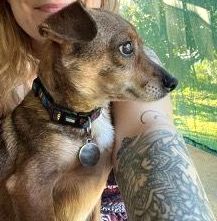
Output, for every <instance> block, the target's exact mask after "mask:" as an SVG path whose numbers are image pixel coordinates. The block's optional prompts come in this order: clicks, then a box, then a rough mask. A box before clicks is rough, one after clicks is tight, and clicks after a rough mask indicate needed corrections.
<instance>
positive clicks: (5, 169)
mask: <svg viewBox="0 0 217 221" xmlns="http://www.w3.org/2000/svg"><path fill="white" fill-rule="evenodd" d="M39 33H40V34H41V35H42V36H43V37H44V38H45V39H46V41H45V43H44V48H43V51H42V54H41V62H40V65H39V74H38V76H39V77H38V78H37V79H36V80H35V81H34V83H33V90H32V91H31V92H30V93H29V94H28V95H27V96H26V97H25V99H24V101H23V102H22V103H21V104H20V105H19V106H18V107H17V108H16V109H15V110H14V111H13V113H12V114H10V115H9V116H8V117H7V118H5V119H4V120H3V123H2V128H3V132H2V134H1V143H0V145H1V146H0V196H1V197H0V221H9V220H10V221H14V220H16V221H17V220H19V221H27V220H28V221H53V220H56V221H70V220H71V221H87V220H90V221H99V220H100V198H101V194H102V192H103V189H104V188H105V187H106V181H107V178H108V175H109V173H110V171H111V169H112V160H111V158H112V147H113V142H114V129H113V126H112V123H111V117H110V110H109V104H110V102H112V101H124V100H138V101H143V102H149V101H154V100H158V99H161V98H162V97H164V96H165V95H166V94H168V93H169V92H170V91H172V90H173V89H174V88H175V87H176V85H177V80H176V79H175V78H174V77H172V76H171V75H170V74H168V73H167V72H166V71H165V70H164V69H163V68H162V67H160V66H158V65H157V64H155V63H154V62H152V61H151V60H150V59H149V58H148V56H147V55H146V54H145V53H144V50H143V42H142V41H141V40H140V38H139V36H138V34H137V33H136V30H135V28H134V27H133V26H132V25H131V24H130V23H129V22H127V21H126V20H124V19H123V18H121V17H120V16H119V15H116V14H114V13H111V12H107V11H104V10H102V9H88V8H86V7H85V6H84V5H83V4H82V3H81V2H80V1H76V2H74V3H72V4H71V5H69V6H67V7H66V8H64V9H63V10H61V11H59V12H57V13H56V14H54V15H51V16H50V17H49V18H48V19H47V20H45V22H44V23H43V24H41V25H40V26H39Z"/></svg>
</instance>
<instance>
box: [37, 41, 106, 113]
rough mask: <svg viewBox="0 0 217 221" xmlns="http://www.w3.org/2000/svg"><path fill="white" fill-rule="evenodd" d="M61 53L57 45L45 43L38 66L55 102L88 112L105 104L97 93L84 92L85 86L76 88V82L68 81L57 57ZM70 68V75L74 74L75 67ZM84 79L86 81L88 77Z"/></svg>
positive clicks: (77, 110) (43, 81)
mask: <svg viewBox="0 0 217 221" xmlns="http://www.w3.org/2000/svg"><path fill="white" fill-rule="evenodd" d="M61 53H62V51H61V50H60V48H58V45H56V46H53V47H52V46H51V45H49V44H48V45H45V48H44V49H43V52H42V55H41V62H40V67H39V77H40V79H41V81H42V83H43V85H44V87H45V88H46V89H47V91H48V92H49V93H50V95H51V96H52V97H53V99H54V101H55V103H57V104H58V105H61V106H63V107H66V108H68V109H72V110H74V111H75V112H90V111H92V110H94V109H96V108H99V107H103V106H107V104H108V101H106V100H105V99H104V98H103V97H102V96H99V94H91V95H90V94H88V93H86V92H85V87H83V88H81V87H80V88H78V87H77V82H75V83H74V84H73V83H72V82H70V83H69V81H68V79H67V77H66V76H67V75H66V73H65V71H66V70H65V68H64V67H63V64H62V60H60V58H59V56H60V55H61ZM75 63H76V60H75ZM71 69H72V70H71V73H70V75H72V76H73V75H76V74H77V73H76V71H77V70H76V68H71ZM78 75H79V73H78V74H77V76H78ZM72 80H73V79H72ZM85 80H86V81H87V82H88V79H85ZM81 89H82V91H81Z"/></svg>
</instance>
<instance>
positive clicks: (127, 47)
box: [119, 41, 134, 57]
mask: <svg viewBox="0 0 217 221" xmlns="http://www.w3.org/2000/svg"><path fill="white" fill-rule="evenodd" d="M119 51H120V52H121V54H122V55H124V56H126V57H129V56H130V55H132V54H133V51H134V48H133V45H132V42H130V41H128V42H125V43H123V44H121V45H120V46H119Z"/></svg>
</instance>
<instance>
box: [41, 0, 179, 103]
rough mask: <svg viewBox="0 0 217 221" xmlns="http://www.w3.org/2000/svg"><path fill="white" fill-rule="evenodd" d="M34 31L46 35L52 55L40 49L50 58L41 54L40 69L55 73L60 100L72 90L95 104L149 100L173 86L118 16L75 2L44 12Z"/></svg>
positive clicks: (168, 75) (125, 22) (134, 32)
mask: <svg viewBox="0 0 217 221" xmlns="http://www.w3.org/2000/svg"><path fill="white" fill-rule="evenodd" d="M39 32H40V34H41V35H42V36H44V37H45V38H47V39H48V41H47V42H48V44H49V50H47V51H48V53H51V52H52V53H53V54H54V55H52V56H51V55H49V54H46V50H45V55H44V56H45V57H52V59H51V60H52V62H51V61H50V58H49V59H48V58H45V61H44V62H43V59H42V64H43V63H44V65H42V69H43V67H44V66H50V68H51V69H52V70H50V71H54V72H56V74H55V76H53V78H54V81H55V87H56V88H62V92H61V93H62V95H63V97H64V100H66V99H69V100H70V96H71V97H72V96H74V94H75V92H77V94H79V95H80V96H81V98H82V99H83V101H84V100H85V99H88V100H89V101H90V102H91V100H92V101H93V100H94V105H96V106H99V105H100V103H101V104H102V103H104V102H105V101H114V100H129V99H134V100H135V99H137V100H143V101H153V100H157V99H160V98H162V97H164V96H165V95H166V94H167V93H168V92H170V91H172V90H173V89H174V88H175V87H176V86H177V80H176V79H175V78H174V77H172V76H171V75H170V74H168V73H167V72H166V71H165V70H164V69H163V68H162V67H160V66H159V65H157V64H156V63H154V62H153V61H151V60H150V59H149V57H148V56H147V55H146V53H145V51H144V49H143V42H142V41H141V40H140V38H139V36H138V34H137V32H136V30H135V28H134V27H133V26H132V25H131V24H130V23H129V22H127V21H126V20H124V19H123V18H121V17H120V16H119V15H116V14H113V13H111V12H107V11H103V10H101V9H86V8H85V7H84V6H83V5H82V3H81V2H80V1H77V2H75V3H72V4H71V5H69V6H68V7H66V8H65V9H63V10H61V11H59V12H58V13H56V14H54V15H52V16H51V17H49V18H48V19H47V20H46V21H45V22H44V23H43V24H42V25H40V27H39ZM48 61H49V62H51V63H52V64H50V65H48V64H46V62H48ZM41 71H43V70H41ZM83 101H82V102H83ZM68 106H69V105H68Z"/></svg>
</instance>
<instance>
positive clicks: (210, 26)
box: [121, 0, 217, 154]
mask: <svg viewBox="0 0 217 221" xmlns="http://www.w3.org/2000/svg"><path fill="white" fill-rule="evenodd" d="M121 13H122V15H123V16H124V17H125V18H127V19H128V20H129V21H130V22H131V23H132V24H134V25H135V26H136V28H137V30H138V32H139V33H140V36H141V37H142V39H143V40H144V44H145V45H146V46H148V47H150V48H152V49H153V50H154V51H155V52H156V53H157V55H158V56H159V57H160V59H161V61H162V63H163V64H164V66H165V67H166V69H167V70H168V71H169V72H170V73H173V74H174V75H175V76H176V77H177V78H178V79H179V87H178V89H177V90H175V91H174V92H173V94H172V96H173V104H174V114H175V123H176V126H177V128H178V129H179V130H180V131H181V132H182V134H183V135H184V137H185V140H186V142H187V143H189V144H191V145H193V146H197V147H199V148H202V149H205V150H206V151H211V152H212V153H214V154H215V151H217V0H122V1H121ZM216 153H217V152H216Z"/></svg>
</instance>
